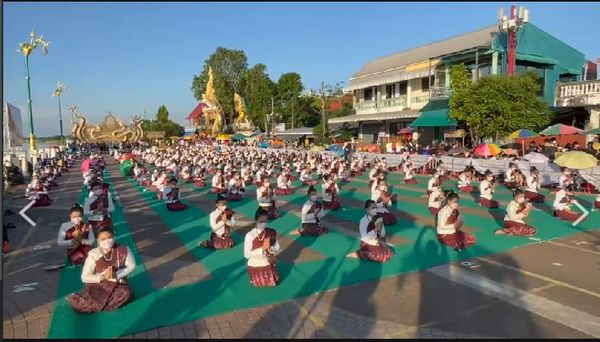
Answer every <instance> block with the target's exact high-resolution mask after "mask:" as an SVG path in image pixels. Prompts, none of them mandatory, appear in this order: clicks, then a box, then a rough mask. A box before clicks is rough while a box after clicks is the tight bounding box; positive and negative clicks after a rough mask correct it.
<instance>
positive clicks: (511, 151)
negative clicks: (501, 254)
mask: <svg viewBox="0 0 600 342" xmlns="http://www.w3.org/2000/svg"><path fill="white" fill-rule="evenodd" d="M502 152H504V154H506V155H509V156H512V155H515V154H517V150H515V149H514V148H505V149H504V150H502Z"/></svg>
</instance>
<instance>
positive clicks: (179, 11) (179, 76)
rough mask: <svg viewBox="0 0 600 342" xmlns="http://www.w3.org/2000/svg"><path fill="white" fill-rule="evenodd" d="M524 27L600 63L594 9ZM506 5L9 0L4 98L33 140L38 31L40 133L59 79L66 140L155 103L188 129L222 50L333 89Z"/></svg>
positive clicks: (542, 11)
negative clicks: (76, 112) (74, 122)
mask: <svg viewBox="0 0 600 342" xmlns="http://www.w3.org/2000/svg"><path fill="white" fill-rule="evenodd" d="M517 5H518V6H525V7H526V8H528V9H529V20H530V22H532V23H534V24H535V25H537V26H538V27H540V28H541V29H543V30H544V31H546V32H548V33H550V34H552V35H553V36H555V37H557V38H559V39H561V40H563V41H565V42H566V43H567V44H569V45H571V46H573V47H574V48H576V49H577V50H579V51H581V52H583V53H584V54H585V55H586V58H588V59H590V60H593V61H595V60H596V59H597V58H600V37H599V35H598V27H597V21H598V17H599V13H600V3H586V2H582V3H576V2H568V3H543V2H533V3H517ZM509 6H510V3H507V2H497V3H493V2H489V3H470V2H469V3H467V2H464V3H461V2H446V3H439V2H438V3H425V2H424V3H409V2H398V3H389V2H383V3H377V2H360V3H359V2H348V3H343V2H338V3H336V2H331V3H323V2H312V3H308V2H305V3H302V2H296V3H234V2H231V3H206V2H198V3H194V2H181V3H178V2H148V3H144V2H113V3H107V2H105V3H101V2H97V3H94V2H72V3H68V2H62V3H61V2H47V3H44V2H32V3H28V2H4V11H3V19H4V20H3V32H4V34H3V38H4V39H3V82H4V87H3V89H4V92H3V99H4V101H6V102H9V103H11V104H13V105H15V106H17V107H19V108H20V109H21V118H22V126H23V130H24V133H25V134H27V133H28V128H27V127H28V123H29V121H28V118H27V117H28V115H27V88H26V80H25V62H24V57H23V55H22V54H20V53H17V51H16V50H17V49H18V48H19V43H21V42H26V41H29V33H30V32H31V30H32V28H35V30H36V33H38V34H43V35H44V39H45V40H46V41H50V42H51V44H50V46H49V53H48V55H47V56H43V55H42V54H41V49H37V50H36V51H34V52H33V53H32V55H31V56H30V76H31V95H32V104H33V117H34V120H33V121H34V126H35V133H36V135H37V136H50V135H57V134H59V123H58V116H59V115H58V103H57V99H56V98H53V97H51V95H52V93H53V91H54V89H55V88H56V84H57V81H60V82H61V83H63V84H66V85H67V87H68V88H67V90H66V91H65V92H64V93H63V95H62V98H61V99H62V113H63V121H64V127H65V132H68V131H69V127H70V112H69V111H68V108H69V107H70V106H71V105H73V104H74V105H76V106H77V107H79V109H80V112H81V113H82V114H83V115H85V116H86V117H87V118H88V119H89V120H90V121H92V122H94V123H99V121H100V120H102V119H103V118H104V117H105V116H106V114H108V112H109V111H110V112H111V113H113V114H114V115H116V116H118V117H120V118H122V119H123V120H124V121H125V122H126V123H128V122H129V121H130V118H131V116H132V115H136V114H137V115H140V116H142V117H143V116H144V109H145V108H147V109H148V114H147V115H148V118H150V117H151V116H154V115H155V113H156V111H157V110H158V107H159V106H160V105H161V104H164V105H166V106H167V109H168V110H169V112H170V118H171V119H172V120H174V121H176V122H179V123H180V124H185V123H186V121H185V117H186V116H187V115H188V114H189V113H190V112H191V111H192V110H193V109H194V107H195V106H196V103H197V101H196V100H195V99H194V97H193V94H192V92H191V90H190V87H191V84H192V77H193V76H194V75H195V74H198V73H200V72H201V71H202V67H203V65H204V61H205V60H206V59H208V57H209V56H210V54H212V53H213V52H214V51H215V50H216V48H217V47H220V46H222V47H226V48H230V49H242V50H244V51H245V52H246V55H247V56H248V63H249V66H252V65H254V64H256V63H263V64H265V65H266V66H267V70H268V73H269V75H270V76H271V78H272V79H273V80H275V81H276V80H277V78H278V77H279V76H280V75H281V74H282V73H286V72H298V73H299V74H300V75H301V76H302V80H303V83H304V87H305V88H306V89H317V88H319V87H320V83H321V81H324V82H325V83H326V84H335V83H337V82H340V81H343V82H345V84H348V83H349V78H350V77H351V76H352V75H353V74H354V73H356V72H357V71H358V70H359V69H360V68H361V67H362V66H363V65H364V64H365V63H367V62H368V61H370V60H372V59H375V58H378V57H382V56H386V55H389V54H393V53H396V52H400V51H403V50H406V49H410V48H413V47H417V46H420V45H424V44H428V43H431V42H434V41H437V40H442V39H445V38H448V37H451V36H454V35H459V34H462V33H466V32H469V31H474V30H477V29H480V28H483V27H486V26H489V25H492V24H494V23H495V22H496V16H497V13H498V9H499V8H500V7H504V8H505V13H506V12H508V8H509Z"/></svg>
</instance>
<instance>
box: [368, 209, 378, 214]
mask: <svg viewBox="0 0 600 342" xmlns="http://www.w3.org/2000/svg"><path fill="white" fill-rule="evenodd" d="M369 215H371V216H375V215H377V208H373V209H369Z"/></svg>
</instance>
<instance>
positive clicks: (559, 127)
mask: <svg viewBox="0 0 600 342" xmlns="http://www.w3.org/2000/svg"><path fill="white" fill-rule="evenodd" d="M569 134H585V132H584V131H583V130H582V129H579V128H577V127H573V126H568V125H563V124H556V125H552V126H550V127H548V128H546V129H545V130H543V131H541V132H540V135H547V136H552V135H569Z"/></svg>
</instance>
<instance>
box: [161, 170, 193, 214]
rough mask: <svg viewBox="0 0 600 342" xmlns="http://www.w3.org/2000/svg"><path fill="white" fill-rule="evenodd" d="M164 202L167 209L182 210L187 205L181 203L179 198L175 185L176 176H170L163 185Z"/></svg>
mask: <svg viewBox="0 0 600 342" xmlns="http://www.w3.org/2000/svg"><path fill="white" fill-rule="evenodd" d="M164 194H165V203H166V204H167V209H169V210H171V211H182V210H185V209H187V208H188V206H187V205H185V204H183V203H181V201H180V200H179V188H178V187H177V178H175V177H172V178H171V180H170V181H169V185H167V186H166V187H165V191H164Z"/></svg>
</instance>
